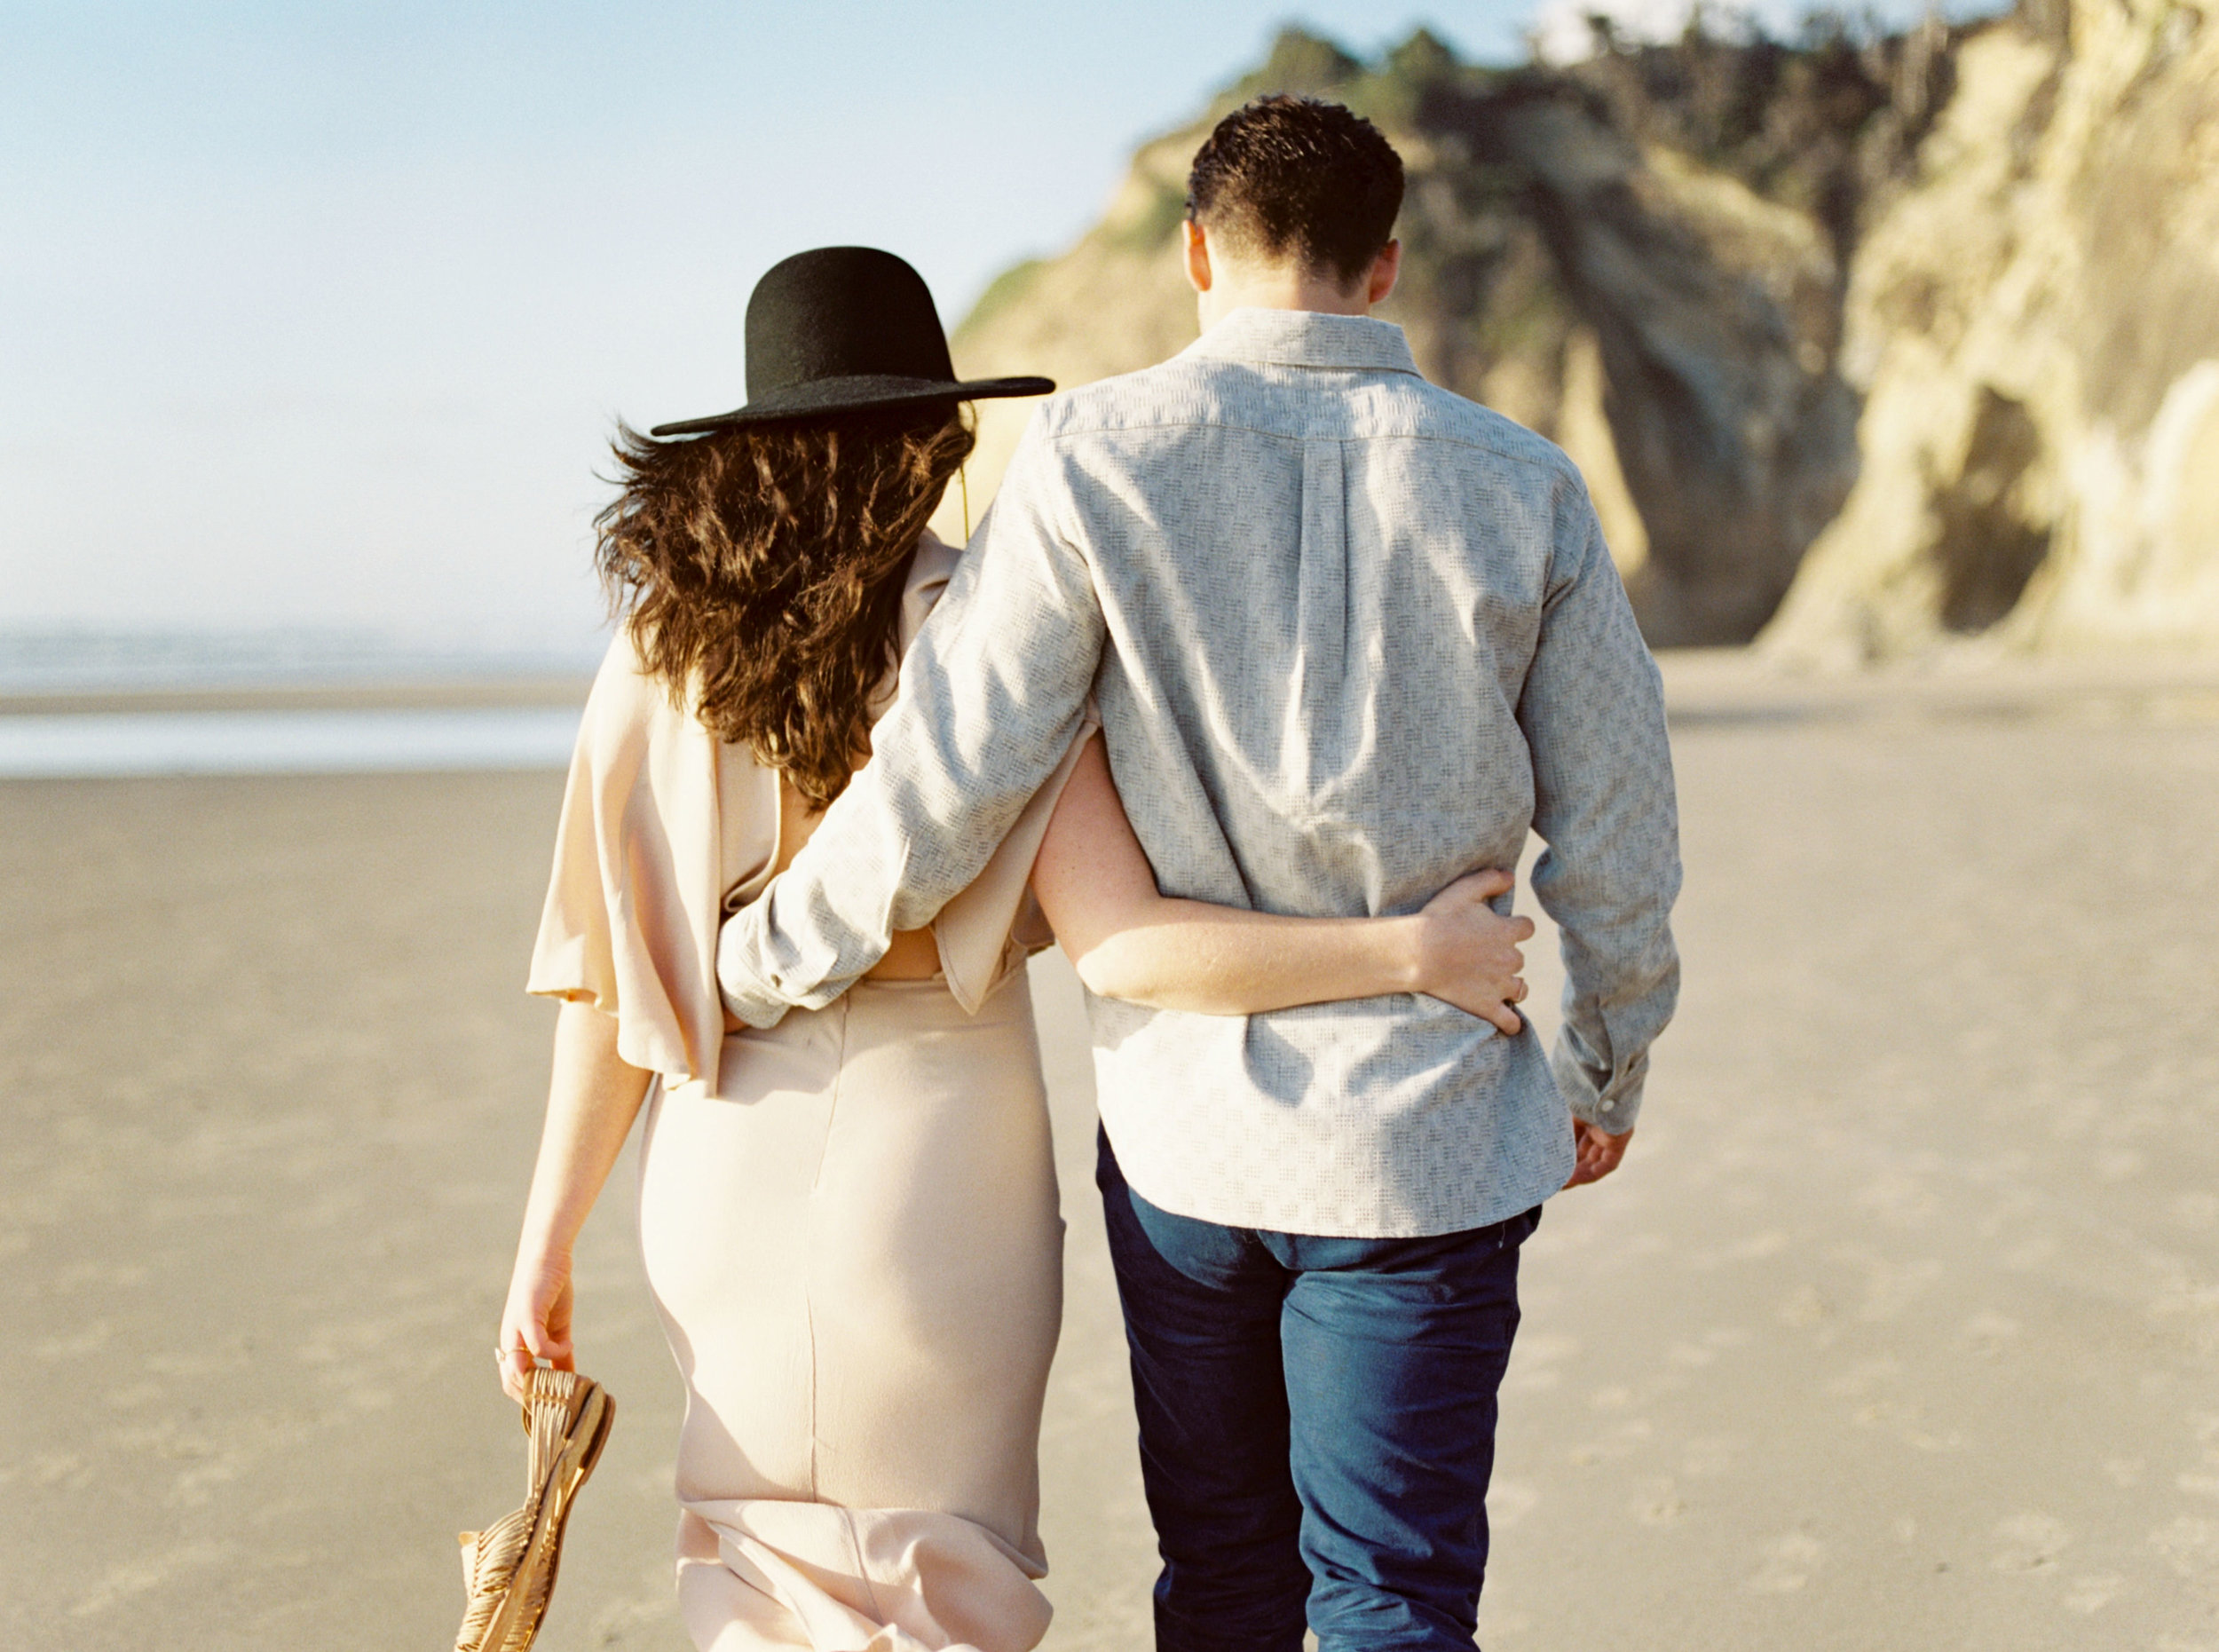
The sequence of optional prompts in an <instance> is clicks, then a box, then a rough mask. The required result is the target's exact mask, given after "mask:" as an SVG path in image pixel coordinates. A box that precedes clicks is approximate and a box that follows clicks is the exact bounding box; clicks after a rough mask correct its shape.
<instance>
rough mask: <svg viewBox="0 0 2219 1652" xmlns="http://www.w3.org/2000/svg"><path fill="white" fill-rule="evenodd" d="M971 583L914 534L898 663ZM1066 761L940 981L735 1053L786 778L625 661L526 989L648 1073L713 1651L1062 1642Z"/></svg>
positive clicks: (947, 919)
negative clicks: (727, 937) (1052, 908)
mask: <svg viewBox="0 0 2219 1652" xmlns="http://www.w3.org/2000/svg"><path fill="white" fill-rule="evenodd" d="M956 555H957V553H955V552H954V551H952V550H951V549H948V548H947V547H946V546H944V545H943V544H941V543H940V542H939V541H937V540H935V539H932V538H931V537H929V536H928V537H927V539H926V541H925V542H924V544H923V546H922V547H921V548H920V550H919V552H918V556H917V560H916V565H915V568H914V570H913V572H912V575H911V578H910V582H909V586H908V589H907V594H906V597H905V601H904V623H903V633H904V634H903V639H902V640H903V644H904V646H906V645H907V643H908V640H909V638H910V637H912V636H914V635H915V631H916V628H917V626H918V625H919V624H920V623H921V622H922V620H923V618H924V615H925V613H927V612H928V610H929V608H930V606H931V605H932V603H933V601H934V600H935V599H936V597H937V596H938V594H939V591H940V589H942V588H943V587H944V585H945V583H946V580H947V576H948V573H949V572H950V570H951V569H952V566H953V565H954V562H955V558H956ZM1075 761H1076V747H1074V755H1073V757H1072V758H1070V759H1067V760H1066V762H1065V763H1064V766H1063V769H1062V771H1061V772H1060V773H1059V774H1058V776H1057V777H1056V779H1055V780H1054V781H1053V782H1052V783H1051V784H1050V786H1048V787H1047V788H1046V789H1045V790H1044V791H1043V792H1042V794H1040V795H1039V796H1038V797H1037V798H1036V799H1035V800H1034V802H1033V803H1032V805H1031V808H1030V809H1029V810H1027V812H1026V814H1025V815H1024V816H1023V818H1021V819H1020V821H1019V822H1018V824H1017V826H1016V827H1015V829H1014V830H1013V832H1012V833H1011V834H1010V836H1009V837H1008V839H1007V840H1006V841H1005V842H1004V843H1003V844H1002V846H1001V848H1000V849H999V851H998V852H997V854H996V856H995V858H994V859H993V861H992V862H991V864H990V865H989V866H988V867H987V869H986V871H985V872H984V873H983V874H982V875H981V877H980V879H979V881H977V882H976V883H975V884H974V885H973V886H972V888H971V889H969V890H967V891H966V892H965V894H964V895H963V896H961V897H959V898H958V899H957V900H956V901H955V902H954V903H953V904H952V905H950V906H949V907H948V909H947V910H946V911H945V912H944V913H942V914H941V917H940V919H939V921H937V922H936V924H935V925H934V933H935V937H936V941H937V943H938V949H939V953H940V960H941V965H942V971H941V975H940V976H938V977H936V978H935V979H932V980H928V981H912V982H883V983H881V982H869V981H865V982H863V983H860V984H857V986H856V987H854V988H853V989H852V990H850V991H849V992H848V994H847V995H846V996H845V997H843V998H842V999H841V1000H839V1001H837V1002H836V1003H834V1004H833V1005H831V1006H830V1007H829V1008H825V1009H823V1010H819V1011H815V1012H806V1011H798V1010H797V1011H794V1012H793V1013H791V1014H789V1015H788V1016H786V1019H785V1020H784V1021H783V1022H781V1023H780V1024H778V1026H777V1027H775V1028H773V1029H771V1030H770V1031H768V1032H757V1031H754V1030H751V1029H742V1030H740V1031H737V1032H727V1031H726V1030H725V1025H724V1016H723V1007H722V1005H721V1004H720V1002H719V1001H718V999H717V996H716V985H715V948H716V934H717V929H718V926H719V924H720V922H721V921H722V919H723V915H724V913H727V912H729V911H730V910H733V909H735V908H736V907H737V906H738V905H740V904H743V903H745V902H746V901H748V900H751V899H753V898H754V897H755V896H756V895H757V894H759V893H760V892H761V891H762V888H763V886H764V885H765V884H766V883H767V882H768V881H769V880H770V870H771V868H772V867H773V866H775V865H776V864H777V861H778V847H779V846H778V776H777V775H776V774H775V773H773V772H770V771H766V770H764V769H762V768H760V767H758V766H757V765H756V764H755V763H754V762H753V761H752V760H751V759H750V758H749V756H748V755H747V753H746V751H745V750H744V749H741V748H738V747H730V746H723V745H721V744H719V743H718V742H717V741H716V740H715V739H714V737H712V736H711V735H710V734H709V733H708V732H707V730H705V729H704V728H703V727H702V725H701V723H699V720H698V719H697V718H695V717H694V716H693V715H691V713H690V711H688V710H687V709H685V708H683V707H679V706H677V705H675V704H674V703H673V702H672V700H671V699H670V697H669V696H668V695H667V694H666V693H665V692H664V691H663V690H662V689H661V688H660V687H659V685H658V684H654V683H652V682H651V681H650V680H649V679H647V678H646V677H644V676H642V675H641V672H640V668H639V662H638V659H637V656H636V653H635V652H634V650H633V649H632V647H631V645H630V644H629V643H628V640H627V639H626V638H624V637H623V636H619V638H618V639H617V642H616V644H615V645H614V646H612V648H611V650H610V652H609V656H608V659H607V660H606V661H605V663H604V665H603V667H602V669H601V673H600V676H599V677H598V678H597V679H596V682H595V684H594V688H593V692H592V696H591V698H590V699H589V700H588V704H587V709H586V715H585V720H584V723H583V726H582V727H581V729H580V734H579V744H578V751H577V755H576V757H575V759H574V760H573V764H572V768H571V775H570V785H569V791H568V794H567V797H566V799H565V805H564V811H563V818H562V825H561V829H560V834H559V836H558V839H557V848H556V856H555V873H554V878H553V882H552V885H551V887H550V888H549V892H548V900H547V907H546V913H545V916H544V919H543V921H542V923H541V931H540V937H539V945H538V947H537V950H536V952H535V953H534V955H533V968H532V976H531V983H530V990H531V991H533V992H543V993H549V994H552V995H555V996H557V997H562V998H569V999H581V1000H588V1001H590V1002H592V1003H594V1004H595V1005H596V1006H598V1007H599V1008H601V1009H603V1010H604V1011H605V1012H607V1013H608V1014H611V1015H612V1016H615V1017H616V1019H617V1024H618V1048H619V1050H620V1053H621V1054H622V1055H623V1056H624V1058H625V1059H626V1060H627V1061H628V1062H630V1063H633V1064H634V1065H636V1066H639V1067H644V1068H647V1069H649V1070H651V1071H653V1072H655V1073H656V1074H658V1075H659V1079H658V1082H657V1083H656V1085H655V1087H654V1088H653V1090H652V1091H651V1095H650V1098H649V1102H648V1106H647V1113H646V1134H645V1140H644V1151H643V1153H642V1156H641V1169H640V1239H641V1245H642V1248H643V1251H644V1255H645V1259H646V1263H647V1275H648V1279H649V1282H650V1284H651V1286H652V1288H653V1291H654V1294H655V1299H656V1303H657V1306H658V1308H659V1310H660V1313H661V1316H662V1320H663V1325H664V1329H665V1331H666V1332H667V1334H668V1336H669V1339H670V1347H671V1351H672V1353H673V1354H674V1355H675V1357H676V1359H677V1363H678V1369H679V1371H680V1372H681V1374H682V1375H683V1379H684V1380H685V1384H686V1415H685V1424H684V1427H683V1432H682V1433H681V1435H680V1438H679V1443H678V1453H677V1474H676V1482H677V1494H678V1502H679V1505H680V1509H681V1513H680V1515H679V1522H678V1568H677V1570H678V1597H679V1606H680V1611H681V1614H682V1616H683V1618H684V1620H685V1624H686V1626H687V1628H688V1630H689V1631H690V1632H691V1634H692V1637H693V1640H694V1642H695V1644H696V1645H697V1646H698V1647H700V1648H704V1649H705V1652H706V1649H708V1648H714V1649H715V1652H743V1649H748V1652H752V1649H754V1648H772V1647H776V1648H820V1649H823V1652H913V1649H915V1648H978V1652H1027V1648H1031V1647H1033V1646H1034V1645H1036V1644H1037V1643H1038V1640H1039V1639H1040V1637H1041V1636H1042V1634H1044V1633H1045V1632H1046V1628H1047V1623H1048V1611H1049V1609H1048V1604H1047V1601H1046V1598H1045V1597H1044V1596H1043V1595H1042V1594H1041V1593H1040V1591H1039V1589H1038V1587H1037V1585H1036V1581H1035V1580H1036V1579H1038V1577H1041V1576H1042V1575H1043V1574H1044V1573H1045V1572H1046V1554H1045V1553H1043V1551H1042V1549H1041V1546H1040V1538H1039V1532H1038V1523H1037V1515H1038V1503H1039V1498H1038V1469H1037V1448H1038V1435H1039V1425H1040V1405H1041V1398H1042V1395H1043V1393H1044V1391H1045V1388H1046V1382H1047V1374H1048V1363H1049V1360H1050V1358H1051V1356H1053V1354H1054V1349H1055V1339H1056V1331H1057V1327H1058V1323H1059V1320H1060V1317H1061V1312H1062V1219H1061V1217H1060V1215H1059V1213H1058V1211H1057V1202H1056V1186H1055V1174H1054V1165H1053V1160H1052V1158H1051V1155H1050V1150H1049V1138H1048V1120H1047V1109H1046V1094H1045V1091H1044V1089H1043V1087H1042V1083H1041V1079H1040V1065H1039V1052H1038V1047H1037V1045H1036V1043H1035V1041H1034V1033H1033V1025H1032V1013H1031V998H1030V996H1029V994H1028V991H1027V986H1026V980H1025V974H1024V969H1023V961H1024V959H1025V957H1026V956H1027V954H1028V952H1030V951H1032V950H1037V949H1038V947H1039V946H1040V945H1045V944H1046V940H1047V936H1046V930H1045V926H1043V925H1041V924H1040V923H1039V921H1038V910H1037V908H1034V907H1032V906H1031V897H1030V895H1029V893H1028V891H1027V888H1026V885H1027V881H1028V879H1029V878H1030V875H1031V864H1032V859H1033V857H1034V855H1035V854H1036V853H1037V852H1038V848H1039V843H1040V839H1041V836H1042V834H1044V833H1045V831H1046V824H1047V817H1048V815H1049V814H1050V813H1051V812H1052V811H1053V810H1054V802H1055V799H1056V796H1057V795H1058V794H1060V793H1061V791H1062V782H1063V780H1064V779H1067V778H1068V776H1069V773H1070V767H1071V764H1072V763H1073V762H1075Z"/></svg>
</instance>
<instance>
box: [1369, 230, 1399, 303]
mask: <svg viewBox="0 0 2219 1652" xmlns="http://www.w3.org/2000/svg"><path fill="white" fill-rule="evenodd" d="M1401 274H1402V242H1401V241H1389V242H1387V244H1386V246H1385V247H1383V248H1381V249H1379V256H1378V257H1376V258H1374V259H1372V261H1371V273H1370V275H1369V276H1367V277H1366V278H1365V280H1364V289H1363V290H1364V299H1363V301H1364V303H1365V304H1385V303H1386V297H1387V295H1388V294H1389V293H1391V292H1393V291H1394V282H1395V280H1396V278H1397V277H1399V276H1400V275H1401Z"/></svg>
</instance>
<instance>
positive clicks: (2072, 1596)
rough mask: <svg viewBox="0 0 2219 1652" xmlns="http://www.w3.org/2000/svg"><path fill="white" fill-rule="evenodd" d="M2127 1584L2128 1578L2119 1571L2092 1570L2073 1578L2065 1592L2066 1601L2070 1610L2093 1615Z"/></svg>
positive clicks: (2110, 1601)
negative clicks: (2083, 1575) (2085, 1574)
mask: <svg viewBox="0 0 2219 1652" xmlns="http://www.w3.org/2000/svg"><path fill="white" fill-rule="evenodd" d="M2126 1586H2127V1580H2126V1579H2125V1578H2124V1577H2120V1575H2119V1574H2118V1573H2117V1572H2091V1573H2089V1574H2088V1575H2087V1576H2085V1577H2075V1578H2074V1579H2073V1583H2072V1585H2071V1586H2070V1587H2069V1588H2067V1589H2066V1590H2065V1606H2066V1607H2067V1608H2068V1609H2070V1610H2073V1611H2075V1612H2079V1613H2081V1614H2082V1615H2083V1616H2090V1617H2092V1616H2095V1615H2096V1614H2097V1613H2098V1612H2100V1611H2102V1610H2103V1609H2104V1608H2105V1607H2107V1606H2109V1605H2110V1604H2111V1603H2112V1601H2113V1599H2115V1598H2116V1597H2117V1595H2118V1593H2119V1592H2120V1590H2121V1589H2123V1588H2125V1587H2126Z"/></svg>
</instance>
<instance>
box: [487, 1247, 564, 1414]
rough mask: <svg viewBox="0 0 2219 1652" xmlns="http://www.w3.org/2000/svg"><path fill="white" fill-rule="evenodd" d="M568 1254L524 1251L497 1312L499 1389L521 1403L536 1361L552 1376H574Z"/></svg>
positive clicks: (532, 1250) (534, 1249) (548, 1251)
mask: <svg viewBox="0 0 2219 1652" xmlns="http://www.w3.org/2000/svg"><path fill="white" fill-rule="evenodd" d="M570 1304H571V1291H570V1253H569V1252H568V1251H554V1250H543V1249H538V1248H531V1249H527V1250H525V1251H524V1252H521V1253H518V1255H517V1270H516V1272H515V1274H514V1275H513V1276H511V1277H510V1278H509V1305H508V1307H507V1308H504V1309H503V1310H502V1311H501V1340H500V1342H499V1344H498V1345H497V1346H498V1347H499V1348H500V1349H501V1387H502V1389H503V1390H505V1391H506V1392H507V1394H508V1395H509V1398H510V1399H512V1400H514V1401H516V1402H517V1404H519V1405H521V1404H522V1403H524V1380H525V1374H526V1373H527V1372H528V1371H531V1369H532V1367H533V1363H534V1361H535V1359H543V1360H545V1361H546V1362H547V1363H549V1364H550V1365H552V1366H553V1367H554V1368H555V1369H556V1370H557V1371H574V1370H576V1369H577V1366H576V1363H574V1358H573V1353H572V1349H571V1342H570Z"/></svg>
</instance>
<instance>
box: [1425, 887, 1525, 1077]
mask: <svg viewBox="0 0 2219 1652" xmlns="http://www.w3.org/2000/svg"><path fill="white" fill-rule="evenodd" d="M1513 881H1514V880H1513V879H1512V877H1511V874H1510V873H1507V872H1474V873H1471V874H1470V875H1469V876H1466V877H1461V878H1458V879H1457V881H1455V882H1454V883H1451V884H1450V885H1449V887H1448V888H1447V889H1443V890H1441V893H1440V894H1438V895H1436V896H1434V897H1433V899H1432V900H1430V901H1428V902H1426V904H1425V910H1424V911H1422V912H1420V913H1418V914H1417V929H1416V937H1417V960H1416V964H1417V970H1416V973H1417V991H1418V992H1423V993H1425V995H1426V996H1427V997H1429V998H1437V999H1440V1000H1441V1001H1442V1002H1444V1003H1449V1004H1454V1005H1455V1006H1456V1007H1457V1008H1458V1009H1461V1010H1463V1011H1464V1012H1465V1014H1467V1015H1473V1016H1479V1017H1480V1018H1481V1020H1482V1021H1491V1022H1493V1023H1494V1024H1495V1026H1496V1030H1497V1031H1499V1032H1502V1033H1504V1035H1506V1036H1509V1037H1515V1036H1516V1035H1517V1034H1518V1033H1519V1032H1521V1031H1523V1030H1524V1028H1525V1022H1524V1021H1523V1020H1521V1019H1520V1016H1519V1014H1518V1012H1517V1011H1516V1010H1514V1009H1512V1008H1511V1006H1512V1004H1516V1003H1520V1002H1521V1001H1523V1000H1524V999H1525V996H1526V984H1525V981H1524V980H1523V979H1522V978H1521V977H1520V975H1519V973H1518V972H1519V971H1520V969H1523V968H1525V967H1526V955H1525V953H1523V952H1520V951H1519V950H1518V943H1519V942H1520V941H1524V940H1530V939H1531V938H1532V937H1533V920H1532V919H1530V918H1505V917H1503V916H1502V915H1501V914H1500V913H1496V911H1495V909H1494V908H1493V907H1491V906H1489V905H1488V904H1487V903H1488V902H1489V900H1491V899H1493V898H1494V897H1496V896H1497V895H1500V894H1502V893H1503V892H1504V890H1505V889H1509V888H1510V887H1511V885H1512V882H1513Z"/></svg>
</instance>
